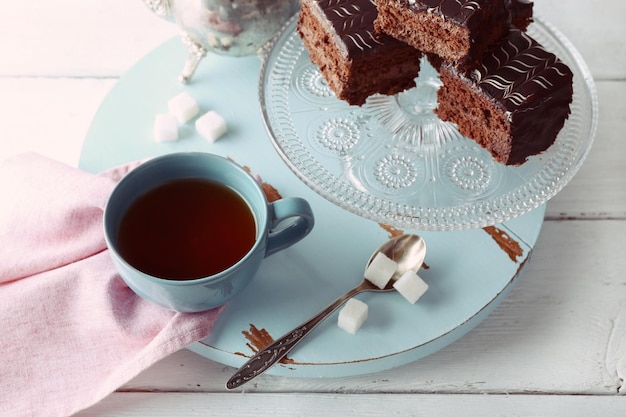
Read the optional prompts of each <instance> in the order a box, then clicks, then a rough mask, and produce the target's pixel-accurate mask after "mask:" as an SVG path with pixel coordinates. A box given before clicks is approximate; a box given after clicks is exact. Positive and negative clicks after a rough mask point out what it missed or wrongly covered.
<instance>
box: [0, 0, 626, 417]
mask: <svg viewBox="0 0 626 417" xmlns="http://www.w3.org/2000/svg"><path fill="white" fill-rule="evenodd" d="M0 4H1V5H2V7H1V8H0V10H1V13H2V23H1V24H0V158H4V157H6V156H9V155H11V154H14V153H18V152H23V151H27V150H35V151H37V152H39V153H42V154H44V155H47V156H50V157H53V158H56V159H58V160H61V161H63V162H66V163H68V164H71V165H76V164H77V163H78V157H79V153H80V147H81V143H82V140H83V138H84V136H85V134H86V132H87V129H88V127H89V124H90V122H91V119H92V117H93V115H94V114H95V112H96V110H97V108H98V105H99V103H100V101H101V100H102V99H103V98H104V97H105V95H106V94H107V92H108V91H109V90H110V89H111V88H112V87H113V85H114V84H115V83H116V80H117V79H118V77H119V76H121V75H122V74H123V73H124V72H125V71H127V70H128V69H129V68H130V67H131V66H132V65H133V64H134V63H135V62H136V61H137V60H138V59H139V58H141V57H142V56H143V55H145V54H146V53H147V52H149V51H150V50H152V49H153V48H154V47H156V46H158V45H160V44H161V43H162V42H163V41H165V40H167V39H169V38H171V37H172V36H175V35H177V33H178V31H177V29H176V28H175V27H174V26H173V25H172V24H170V23H168V22H165V21H162V20H160V19H159V18H157V17H156V16H154V15H152V14H151V13H150V12H149V11H148V9H147V8H146V7H145V6H144V5H143V2H142V1H141V0H106V1H105V0H89V1H85V0H56V1H43V0H15V1H9V0H0ZM535 4H536V7H535V10H536V13H538V14H541V15H542V16H543V17H544V18H545V19H547V20H548V21H550V22H552V23H553V24H555V25H556V26H557V27H558V28H559V29H560V30H561V31H562V32H563V33H564V34H565V35H566V36H567V37H568V38H569V39H570V40H571V41H572V43H573V44H574V45H575V46H576V47H577V48H578V49H579V51H580V52H581V54H582V55H583V57H584V59H585V60H586V62H587V63H588V65H589V67H590V69H591V72H592V74H593V76H594V78H595V80H596V83H597V88H598V94H599V101H600V109H601V112H600V123H599V130H598V133H597V136H596V143H595V144H594V148H593V149H592V151H591V154H590V156H589V158H588V160H587V162H586V163H585V165H584V166H583V168H582V169H581V171H580V173H579V174H578V175H577V176H576V178H575V179H574V180H573V181H572V182H571V183H570V185H568V186H567V187H566V188H565V190H563V191H562V192H561V193H560V194H559V195H558V196H557V197H555V198H554V199H553V200H552V201H551V202H550V203H549V204H548V209H547V218H546V222H545V226H544V229H543V231H542V233H541V236H540V239H539V242H538V244H537V246H536V248H535V252H534V257H533V259H532V261H531V264H530V267H529V268H528V269H527V272H526V273H525V275H524V276H523V279H522V280H521V281H520V282H519V284H518V285H517V286H516V287H515V288H514V289H513V292H512V293H511V295H510V296H509V298H508V299H507V300H505V301H504V303H503V304H502V305H501V306H500V307H498V309H497V310H496V311H495V312H494V313H493V314H492V315H491V316H490V317H489V318H488V319H487V320H485V321H484V322H483V323H482V324H481V325H479V326H478V327H477V328H476V329H475V330H473V331H472V332H470V333H469V334H468V335H467V336H465V337H464V338H462V339H461V340H459V341H458V342H456V343H454V344H452V345H450V346H449V347H447V348H445V349H443V350H442V351H440V352H438V353H436V354H434V355H432V356H430V357H427V358H425V359H423V360H421V361H418V362H416V363H412V364H409V365H406V366H403V367H401V368H398V369H394V370H390V371H386V372H381V373H378V374H373V375H366V376H361V377H351V378H340V379H294V378H284V377H275V376H261V377H259V378H258V379H257V380H256V381H255V383H254V384H250V386H248V387H246V389H245V391H244V392H243V393H241V392H226V391H225V390H224V388H223V384H224V381H225V380H226V379H227V377H228V376H229V375H230V374H231V373H232V371H233V369H231V368H228V367H224V366H222V365H220V364H217V363H213V362H211V361H209V360H207V359H204V358H202V357H200V356H197V355H196V354H194V353H191V352H189V351H186V350H183V351H180V352H178V353H176V354H174V355H172V356H171V357H168V358H166V359H165V360H163V361H161V362H160V363H158V364H156V365H155V366H153V367H152V368H150V369H148V370H146V371H145V372H144V373H142V374H141V375H139V376H138V377H137V378H135V379H134V380H132V381H130V382H129V383H128V384H126V385H125V386H123V387H121V388H120V389H119V391H118V392H116V393H114V394H112V395H111V396H110V397H108V398H106V399H105V400H104V401H102V402H101V403H99V404H97V405H95V406H94V407H92V408H90V409H88V410H85V411H83V412H81V413H79V415H80V416H83V417H87V416H208V415H241V416H259V415H289V416H294V415H298V416H317V415H319V416H321V415H325V416H327V415H355V416H357V415H358V416H366V415H413V416H450V415H476V416H487V417H489V416H505V415H506V416H509V415H510V416H518V415H535V416H536V415H541V416H625V415H626V398H624V397H623V394H626V386H625V385H624V384H625V382H624V377H625V376H626V260H625V259H626V237H625V236H626V164H625V163H624V157H625V155H626V140H625V138H624V132H625V131H626V113H625V110H626V106H625V105H624V102H625V98H626V47H625V46H624V45H625V43H624V39H626V26H624V24H623V20H624V18H626V2H623V1H622V0H602V2H590V1H580V0H564V1H563V0H561V1H559V0H536V1H535ZM34 400H35V401H36V399H34Z"/></svg>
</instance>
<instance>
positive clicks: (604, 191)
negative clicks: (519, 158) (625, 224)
mask: <svg viewBox="0 0 626 417" xmlns="http://www.w3.org/2000/svg"><path fill="white" fill-rule="evenodd" d="M625 4H626V3H625ZM597 89H598V98H599V103H600V111H599V122H598V131H597V134H596V138H595V141H594V144H593V146H592V148H591V152H590V153H589V157H588V158H587V160H586V161H585V163H584V164H583V166H582V168H581V169H580V171H579V172H578V174H577V175H576V176H575V177H574V179H573V180H572V181H571V182H570V183H569V184H568V185H567V186H566V187H565V188H564V189H563V190H562V191H561V192H560V193H559V194H557V195H556V196H555V197H554V198H553V199H552V200H550V202H549V204H548V207H547V210H546V216H547V218H549V219H568V218H583V219H598V218H618V219H624V218H626V176H625V175H622V174H619V172H622V171H621V170H622V168H621V167H623V155H626V141H625V140H624V138H623V134H622V132H624V131H625V130H626V118H625V117H624V111H625V110H626V106H625V105H624V97H625V96H626V82H611V81H599V82H597Z"/></svg>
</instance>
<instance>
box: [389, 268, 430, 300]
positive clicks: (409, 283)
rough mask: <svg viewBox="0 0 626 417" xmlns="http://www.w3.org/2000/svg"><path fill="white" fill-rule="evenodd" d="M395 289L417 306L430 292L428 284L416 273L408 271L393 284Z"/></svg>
mask: <svg viewBox="0 0 626 417" xmlns="http://www.w3.org/2000/svg"><path fill="white" fill-rule="evenodd" d="M393 287H394V288H395V289H396V290H397V291H398V292H399V293H400V294H402V296H403V297H404V298H406V299H407V300H408V301H409V302H410V303H411V304H415V303H416V302H417V300H419V299H420V297H421V296H422V295H424V293H425V292H426V291H427V290H428V284H427V283H425V282H424V280H423V279H422V278H420V276H419V275H417V273H415V272H414V271H411V270H408V271H406V272H405V273H404V274H402V275H401V276H400V278H398V280H397V281H396V282H394V283H393Z"/></svg>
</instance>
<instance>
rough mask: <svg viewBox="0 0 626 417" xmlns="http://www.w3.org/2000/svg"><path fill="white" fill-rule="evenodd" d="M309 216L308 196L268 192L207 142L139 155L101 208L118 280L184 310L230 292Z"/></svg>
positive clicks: (306, 226) (210, 304)
mask: <svg viewBox="0 0 626 417" xmlns="http://www.w3.org/2000/svg"><path fill="white" fill-rule="evenodd" d="M314 224H315V219H314V217H313V212H312V211H311V207H310V206H309V203H307V201H306V200H304V199H302V198H298V197H288V198H281V199H279V200H276V201H272V202H268V200H267V198H266V196H265V193H264V192H263V188H262V187H261V184H259V182H258V181H257V180H256V179H255V178H254V177H253V176H252V175H250V173H249V172H247V171H246V170H245V169H244V168H243V167H241V166H239V165H237V164H236V163H234V162H233V161H230V160H228V159H227V158H224V157H221V156H218V155H212V154H209V153H203V152H188V153H185V152H183V153H173V154H168V155H163V156H160V157H157V158H153V159H151V160H149V161H147V162H144V163H142V164H141V165H139V166H138V167H137V168H135V169H133V170H132V171H130V172H129V173H128V174H126V175H125V176H124V178H122V179H121V180H120V182H119V183H118V184H117V185H116V186H115V188H114V189H113V192H112V193H111V195H110V196H109V199H108V200H107V203H106V206H105V208H104V218H103V225H104V238H105V240H106V243H107V248H108V249H109V253H110V255H111V259H112V260H113V263H114V264H115V267H116V269H117V271H118V272H119V274H120V277H121V278H122V279H123V280H124V282H125V283H126V284H128V286H129V287H130V288H131V289H132V290H133V291H134V292H135V293H137V294H138V295H139V296H141V297H143V298H145V299H146V300H149V301H151V302H153V303H156V304H158V305H160V306H162V307H165V308H168V309H171V310H175V311H180V312H182V313H192V312H197V311H206V310H209V309H211V308H214V307H217V306H220V305H222V304H224V303H226V302H228V301H229V300H231V299H232V298H233V297H235V296H236V295H237V294H239V293H240V292H241V291H242V290H243V289H244V288H245V287H246V286H247V285H248V284H249V283H250V281H251V280H252V279H253V277H254V276H255V274H256V272H257V271H258V269H259V267H260V266H261V262H262V261H263V260H264V259H265V258H267V257H268V256H271V255H272V254H274V253H277V252H279V251H281V250H283V249H287V248H288V247H290V246H291V245H293V244H295V243H296V242H298V241H300V240H301V239H302V238H304V237H305V236H306V235H308V234H309V232H310V231H311V229H312V228H313V225H314Z"/></svg>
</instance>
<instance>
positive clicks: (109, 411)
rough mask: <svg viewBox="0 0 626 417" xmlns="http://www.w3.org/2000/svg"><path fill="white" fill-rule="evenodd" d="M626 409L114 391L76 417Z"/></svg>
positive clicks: (587, 403) (571, 399)
mask: <svg viewBox="0 0 626 417" xmlns="http://www.w3.org/2000/svg"><path fill="white" fill-rule="evenodd" d="M624 409H626V398H624V397H617V396H612V397H607V396H541V395H436V394H413V395H401V394H386V395H382V394H381V395H377V394H363V395H345V394H298V395H290V394H245V395H243V394H184V393H155V394H150V393H114V394H113V395H111V396H110V397H108V398H107V399H105V400H104V401H102V402H101V403H99V404H97V405H95V406H94V407H92V408H89V409H87V410H84V411H82V412H80V413H78V414H76V417H102V416H117V417H125V416H128V417H131V416H152V417H159V416H168V417H169V416H173V415H175V416H177V417H200V416H202V417H206V416H207V415H212V416H232V415H237V416H240V417H245V416H251V417H259V416H269V415H271V416H276V417H278V416H289V417H293V416H299V417H313V416H320V417H325V416H328V415H338V416H360V417H365V416H380V415H385V416H391V415H401V416H415V417H420V416H424V417H434V416H456V415H463V416H481V417H500V416H525V415H542V416H569V417H577V416H581V417H588V416H602V417H623V415H624Z"/></svg>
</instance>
